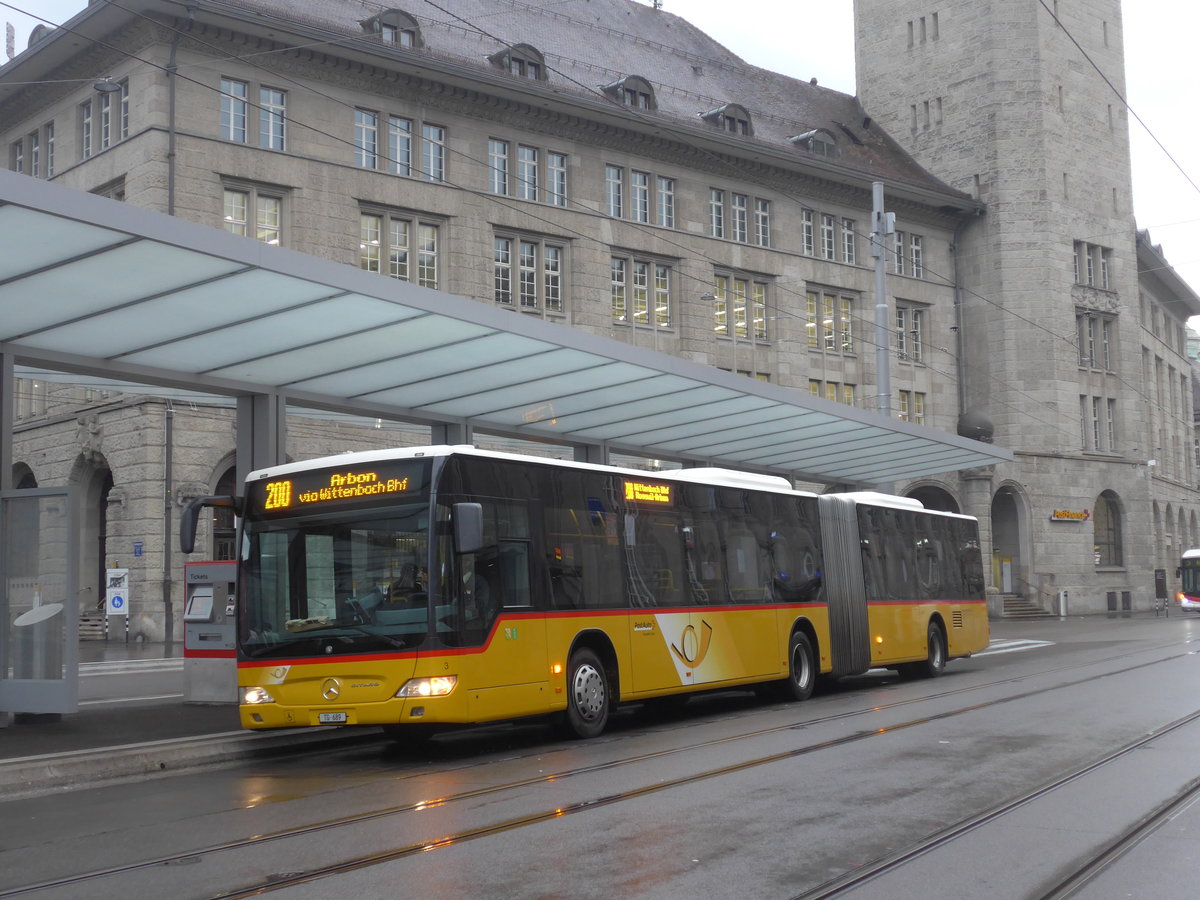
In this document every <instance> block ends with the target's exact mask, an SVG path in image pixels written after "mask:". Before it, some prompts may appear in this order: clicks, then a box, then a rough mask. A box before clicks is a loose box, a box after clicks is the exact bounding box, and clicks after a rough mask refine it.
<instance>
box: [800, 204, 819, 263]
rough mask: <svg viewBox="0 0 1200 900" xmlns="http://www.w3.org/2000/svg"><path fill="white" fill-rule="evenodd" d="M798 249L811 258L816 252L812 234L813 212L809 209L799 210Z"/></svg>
mask: <svg viewBox="0 0 1200 900" xmlns="http://www.w3.org/2000/svg"><path fill="white" fill-rule="evenodd" d="M800 249H801V250H802V251H803V253H804V255H805V256H812V255H813V254H814V253H815V252H816V241H815V235H814V233H813V211H812V210H811V209H802V210H800Z"/></svg>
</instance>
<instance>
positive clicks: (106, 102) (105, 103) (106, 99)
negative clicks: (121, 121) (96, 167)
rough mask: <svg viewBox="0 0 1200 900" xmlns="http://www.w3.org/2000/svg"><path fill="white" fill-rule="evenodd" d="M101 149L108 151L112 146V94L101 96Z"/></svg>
mask: <svg viewBox="0 0 1200 900" xmlns="http://www.w3.org/2000/svg"><path fill="white" fill-rule="evenodd" d="M99 131H100V149H101V150H107V149H108V148H109V146H110V145H111V144H112V94H109V93H104V94H101V95H100V128H99Z"/></svg>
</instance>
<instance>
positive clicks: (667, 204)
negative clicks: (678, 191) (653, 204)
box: [656, 176, 675, 228]
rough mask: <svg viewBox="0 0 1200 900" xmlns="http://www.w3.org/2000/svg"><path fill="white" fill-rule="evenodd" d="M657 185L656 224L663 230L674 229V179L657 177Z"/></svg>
mask: <svg viewBox="0 0 1200 900" xmlns="http://www.w3.org/2000/svg"><path fill="white" fill-rule="evenodd" d="M656 184H657V185H658V189H657V197H658V224H659V225H661V226H663V228H674V227H675V179H674V178H663V177H661V176H660V177H659V178H658V180H657V182H656Z"/></svg>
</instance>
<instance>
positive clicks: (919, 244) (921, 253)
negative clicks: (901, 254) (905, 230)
mask: <svg viewBox="0 0 1200 900" xmlns="http://www.w3.org/2000/svg"><path fill="white" fill-rule="evenodd" d="M908 267H909V274H910V275H912V277H913V278H924V277H925V240H924V238H922V237H921V235H919V234H912V235H909V238H908Z"/></svg>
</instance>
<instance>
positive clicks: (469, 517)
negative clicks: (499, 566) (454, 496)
mask: <svg viewBox="0 0 1200 900" xmlns="http://www.w3.org/2000/svg"><path fill="white" fill-rule="evenodd" d="M451 515H452V516H453V517H454V549H455V550H456V551H457V552H459V553H475V552H477V551H478V550H480V549H482V547H483V504H481V503H455V504H454V506H453V507H452V509H451Z"/></svg>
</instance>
